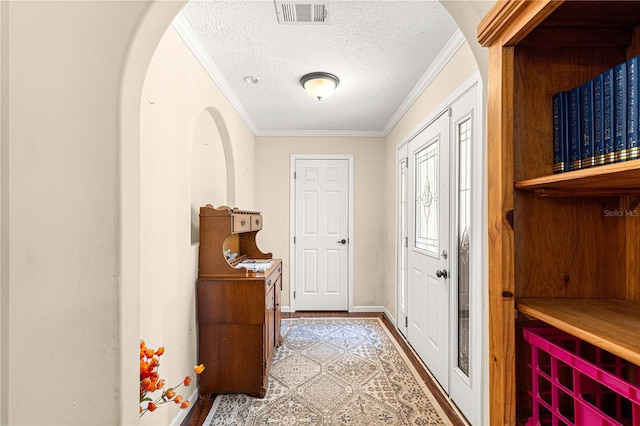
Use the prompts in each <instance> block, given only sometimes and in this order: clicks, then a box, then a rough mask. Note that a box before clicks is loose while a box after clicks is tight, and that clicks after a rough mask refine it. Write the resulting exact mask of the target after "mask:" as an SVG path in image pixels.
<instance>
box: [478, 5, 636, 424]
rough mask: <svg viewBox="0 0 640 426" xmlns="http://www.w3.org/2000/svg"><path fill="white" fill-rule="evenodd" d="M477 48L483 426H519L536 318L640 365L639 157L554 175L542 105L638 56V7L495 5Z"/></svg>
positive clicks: (548, 118)
mask: <svg viewBox="0 0 640 426" xmlns="http://www.w3.org/2000/svg"><path fill="white" fill-rule="evenodd" d="M478 40H479V42H480V44H482V45H483V46H485V47H487V48H488V51H489V61H488V64H489V72H488V85H487V88H488V89H487V90H488V98H487V99H488V110H487V115H488V125H487V126H488V127H487V135H488V139H487V160H488V229H489V239H488V240H489V247H488V264H489V283H488V293H489V294H488V304H489V307H488V315H489V392H490V395H489V401H490V402H489V405H490V407H489V408H490V423H491V424H492V425H516V424H520V423H522V422H523V421H526V420H527V419H528V418H529V416H530V415H531V410H532V407H531V398H530V396H529V394H528V386H529V384H530V383H529V379H528V378H530V377H531V375H530V371H529V370H528V366H527V361H528V359H527V357H528V356H530V350H529V348H528V347H527V345H526V342H525V341H524V339H523V337H522V333H521V331H522V328H523V327H528V326H531V325H536V324H537V325H539V322H540V321H544V322H545V323H547V324H549V325H552V326H555V327H558V328H560V329H563V330H564V331H566V332H569V333H571V334H573V335H575V336H577V337H579V338H582V339H584V340H586V341H589V342H591V343H593V344H595V345H596V346H599V347H602V348H603V349H605V350H608V351H611V352H613V353H615V354H617V355H620V356H622V357H623V358H625V359H627V360H629V361H631V362H634V363H636V364H638V363H640V347H639V346H640V342H639V341H638V340H639V338H638V334H633V332H634V331H637V330H639V329H640V307H639V305H638V303H640V217H638V216H637V215H636V214H635V212H636V211H638V210H640V160H632V161H627V162H621V163H615V164H608V165H604V166H598V167H593V168H588V169H582V170H576V171H571V172H566V173H560V174H553V126H552V102H551V98H552V96H553V95H554V94H555V93H558V92H560V91H566V90H570V89H571V88H573V87H576V86H578V85H580V84H582V83H584V82H585V81H589V80H591V79H593V78H594V77H595V76H597V75H598V74H600V73H602V72H604V71H606V70H607V69H610V68H613V67H614V66H615V65H617V64H619V63H621V62H624V61H626V60H628V59H629V58H631V57H634V56H636V55H638V54H640V2H638V1H588V2H584V1H553V0H537V1H521V0H514V1H508V0H507V1H498V2H496V4H495V6H494V7H493V9H492V10H491V11H490V12H489V13H488V14H487V16H486V17H485V18H484V19H483V21H482V22H480V24H479V25H478ZM516 305H517V309H518V310H516ZM517 312H521V313H522V314H526V315H522V314H519V315H516V314H517ZM625 312H626V314H624V313H625ZM612 318H616V319H613V320H612ZM634 339H635V340H634Z"/></svg>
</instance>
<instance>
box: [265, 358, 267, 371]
mask: <svg viewBox="0 0 640 426" xmlns="http://www.w3.org/2000/svg"><path fill="white" fill-rule="evenodd" d="M264 369H265V370H266V369H267V360H266V359H265V360H264Z"/></svg>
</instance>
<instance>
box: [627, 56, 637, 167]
mask: <svg viewBox="0 0 640 426" xmlns="http://www.w3.org/2000/svg"><path fill="white" fill-rule="evenodd" d="M638 72H639V71H638V57H637V56H636V57H635V58H631V59H629V60H628V61H627V146H626V149H627V152H626V154H627V155H626V159H627V160H635V159H636V158H638V112H639V111H638V108H639V106H640V105H639V102H638V101H639V99H638V89H639V87H638Z"/></svg>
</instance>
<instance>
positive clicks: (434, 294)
mask: <svg viewBox="0 0 640 426" xmlns="http://www.w3.org/2000/svg"><path fill="white" fill-rule="evenodd" d="M408 166H409V174H408V177H409V179H408V182H409V188H410V191H409V194H411V197H410V206H409V209H408V212H409V221H408V224H409V250H408V285H409V289H408V310H409V321H408V322H409V328H408V341H409V343H410V344H411V345H412V346H413V347H414V349H415V350H416V352H417V353H418V355H420V357H421V358H422V360H423V361H424V362H425V364H426V365H427V367H428V368H429V370H430V371H431V373H432V374H433V375H434V377H435V378H436V380H438V382H439V383H440V385H441V386H442V388H443V389H444V390H445V392H447V391H448V386H449V379H448V377H449V320H450V316H449V304H450V298H449V280H448V270H449V256H448V252H449V234H450V229H449V222H450V218H449V193H450V180H449V170H450V167H449V117H448V115H447V114H446V113H443V114H442V115H440V116H439V117H438V118H436V119H435V121H433V122H432V123H431V124H430V125H429V126H428V127H427V128H425V129H424V130H423V131H422V132H420V133H419V134H418V135H417V136H416V137H415V138H414V139H413V140H411V141H410V142H409V161H408Z"/></svg>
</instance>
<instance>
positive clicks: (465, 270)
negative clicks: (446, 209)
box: [456, 118, 471, 376]
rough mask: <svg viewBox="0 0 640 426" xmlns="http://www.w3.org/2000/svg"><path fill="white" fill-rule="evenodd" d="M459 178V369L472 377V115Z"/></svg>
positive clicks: (461, 132) (462, 126)
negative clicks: (470, 254) (470, 230)
mask: <svg viewBox="0 0 640 426" xmlns="http://www.w3.org/2000/svg"><path fill="white" fill-rule="evenodd" d="M456 136H457V139H458V149H459V153H460V156H459V162H460V163H459V167H458V170H459V174H458V175H459V177H458V179H459V181H458V188H459V189H458V191H459V193H458V212H459V222H458V368H459V369H460V370H462V371H463V372H464V374H466V375H467V376H469V345H470V336H469V237H470V236H469V227H470V224H471V179H470V176H471V155H470V154H471V118H467V119H466V120H464V121H463V122H461V123H458V126H457V135H456Z"/></svg>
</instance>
